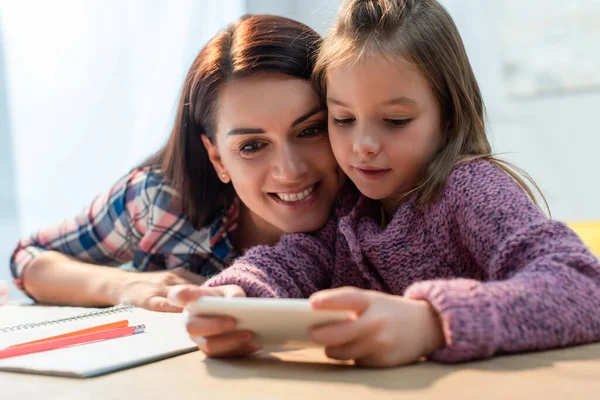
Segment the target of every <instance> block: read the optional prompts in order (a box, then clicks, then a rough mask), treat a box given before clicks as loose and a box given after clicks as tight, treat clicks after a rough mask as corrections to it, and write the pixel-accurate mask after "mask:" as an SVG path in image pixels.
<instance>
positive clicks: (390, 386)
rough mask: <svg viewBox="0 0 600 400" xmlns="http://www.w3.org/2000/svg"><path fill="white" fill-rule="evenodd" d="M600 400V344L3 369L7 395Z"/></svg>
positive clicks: (0, 393) (0, 378)
mask: <svg viewBox="0 0 600 400" xmlns="http://www.w3.org/2000/svg"><path fill="white" fill-rule="evenodd" d="M403 398H407V399H415V400H418V399H438V400H440V399H444V400H451V399H460V400H468V399H486V400H487V399H490V400H492V399H503V400H505V399H511V400H512V399H543V400H552V399H569V400H582V399H599V398H600V344H593V345H588V346H581V347H575V348H569V349H563V350H556V351H549V352H543V353H531V354H523V355H515V356H505V357H497V358H495V359H492V360H488V361H481V362H474V363H468V364H460V365H440V364H435V363H423V364H420V365H414V366H409V367H404V368H396V369H386V370H373V369H360V368H355V367H352V366H348V365H341V364H334V363H331V362H328V361H327V360H326V359H325V357H324V356H323V355H322V352H321V351H319V350H314V349H311V350H302V351H294V352H279V353H273V354H262V355H259V356H256V357H254V358H249V359H237V360H213V359H206V358H205V357H204V355H203V354H201V353H200V352H195V353H189V354H185V355H183V356H179V357H175V358H171V359H168V360H163V361H160V362H157V363H154V364H149V365H145V366H142V367H138V368H134V369H130V370H126V371H121V372H117V373H114V374H110V375H105V376H101V377H97V378H91V379H85V380H83V379H82V380H79V379H70V378H55V377H47V376H36V375H25V374H16V373H5V372H0V399H2V400H16V399H27V400H38V399H39V400H42V399H43V400H51V399H60V400H80V399H90V400H94V399H103V400H113V399H141V400H153V399H161V400H162V399H176V400H187V399H194V400H197V399H219V400H229V399H244V400H257V399H285V400H290V399H303V400H316V399H327V400H333V399H344V400H348V399H361V400H377V399H403Z"/></svg>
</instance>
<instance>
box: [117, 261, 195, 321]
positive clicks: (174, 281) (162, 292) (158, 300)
mask: <svg viewBox="0 0 600 400" xmlns="http://www.w3.org/2000/svg"><path fill="white" fill-rule="evenodd" d="M120 278H122V279H121V280H120V282H118V283H116V285H117V286H118V287H119V289H118V291H117V293H115V297H116V301H115V303H123V302H128V303H129V304H132V305H134V306H136V307H141V308H145V309H147V310H152V311H163V312H181V311H182V310H183V308H182V307H181V306H179V305H177V304H173V303H171V302H170V301H169V300H168V299H167V294H168V292H169V289H170V288H172V287H173V286H177V285H183V284H193V285H201V284H203V283H204V282H205V281H206V278H205V277H203V276H200V275H197V274H194V273H193V272H190V271H188V270H186V269H184V268H175V269H172V270H168V271H156V272H127V273H126V275H123V276H122V277H120Z"/></svg>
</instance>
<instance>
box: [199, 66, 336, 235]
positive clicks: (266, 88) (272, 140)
mask: <svg viewBox="0 0 600 400" xmlns="http://www.w3.org/2000/svg"><path fill="white" fill-rule="evenodd" d="M215 139H216V140H213V143H212V144H211V143H210V142H209V141H208V139H207V138H206V137H204V138H203V140H204V144H205V146H206V147H207V149H208V152H209V156H210V158H211V161H212V163H213V165H214V167H215V169H216V171H217V173H218V174H219V178H220V179H221V180H223V181H224V182H229V181H231V183H232V184H233V187H234V188H235V191H236V193H237V195H238V197H239V198H240V200H241V201H242V202H243V203H244V205H245V206H246V207H247V210H248V211H249V212H248V213H247V214H248V216H249V218H250V219H251V220H252V222H253V223H254V224H255V225H256V226H257V228H259V229H260V230H261V231H264V232H265V233H266V232H270V233H276V234H278V233H281V232H309V231H314V230H316V229H319V228H320V227H322V226H323V224H324V223H325V222H326V220H327V218H328V217H329V213H330V211H331V208H332V206H333V202H334V199H335V196H336V193H337V191H338V189H339V188H340V186H341V184H342V182H343V179H344V178H343V173H342V172H341V170H340V169H339V167H338V165H337V163H336V161H335V158H334V157H333V153H332V152H331V147H330V145H329V140H328V137H327V113H326V111H325V110H324V109H322V108H321V106H320V102H319V97H318V95H317V94H316V93H315V91H314V89H313V88H312V86H311V84H310V82H308V81H307V80H304V79H300V78H293V77H290V76H287V75H284V74H278V73H264V74H255V75H251V76H247V77H241V78H235V79H233V80H231V81H229V82H227V83H225V84H224V85H223V86H222V87H221V90H220V95H219V102H218V109H217V110H216V135H215Z"/></svg>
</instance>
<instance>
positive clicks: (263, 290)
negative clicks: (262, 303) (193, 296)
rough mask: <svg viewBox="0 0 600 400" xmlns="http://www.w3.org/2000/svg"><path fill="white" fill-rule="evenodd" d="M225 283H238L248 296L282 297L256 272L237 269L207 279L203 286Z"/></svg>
mask: <svg viewBox="0 0 600 400" xmlns="http://www.w3.org/2000/svg"><path fill="white" fill-rule="evenodd" d="M223 285H238V286H240V287H241V288H242V289H244V292H246V296H247V297H281V296H280V295H278V293H277V292H276V291H275V290H274V289H273V288H271V287H269V285H267V284H266V283H265V282H263V281H261V280H260V279H258V278H257V277H256V276H255V275H254V274H250V273H243V272H239V271H237V272H236V273H235V274H233V273H229V272H228V271H227V270H225V271H224V272H222V273H220V274H219V275H217V276H214V277H212V278H211V279H209V280H208V281H206V282H205V283H204V284H203V285H202V286H208V287H215V286H223Z"/></svg>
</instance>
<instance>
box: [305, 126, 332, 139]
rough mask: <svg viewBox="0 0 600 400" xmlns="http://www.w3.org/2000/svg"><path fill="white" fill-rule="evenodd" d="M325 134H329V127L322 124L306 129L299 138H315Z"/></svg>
mask: <svg viewBox="0 0 600 400" xmlns="http://www.w3.org/2000/svg"><path fill="white" fill-rule="evenodd" d="M323 134H327V126H325V125H323V124H321V125H315V126H311V127H310V128H306V129H303V130H302V131H301V132H300V133H299V134H298V136H299V137H301V138H306V139H309V138H313V137H316V136H321V135H323Z"/></svg>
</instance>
